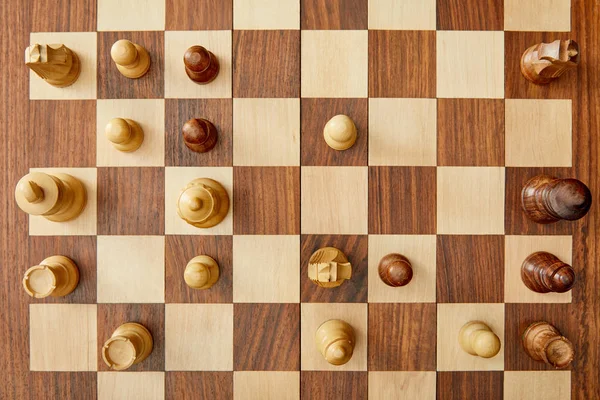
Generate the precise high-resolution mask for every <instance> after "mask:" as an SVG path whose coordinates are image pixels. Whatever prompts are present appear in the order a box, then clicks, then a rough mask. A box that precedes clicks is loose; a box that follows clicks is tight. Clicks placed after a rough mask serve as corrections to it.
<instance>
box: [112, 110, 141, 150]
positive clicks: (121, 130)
mask: <svg viewBox="0 0 600 400" xmlns="http://www.w3.org/2000/svg"><path fill="white" fill-rule="evenodd" d="M104 133H105V134H106V138H107V139H108V140H109V141H110V142H111V143H112V145H113V146H114V148H115V149H117V150H119V151H123V152H132V151H136V150H137V149H139V147H140V146H141V145H142V142H143V141H144V131H143V130H142V128H141V127H140V126H139V125H138V123H137V122H135V121H134V120H131V119H127V118H113V119H111V120H110V121H109V123H108V124H107V125H106V128H105V130H104Z"/></svg>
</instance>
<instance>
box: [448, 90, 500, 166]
mask: <svg viewBox="0 0 600 400" xmlns="http://www.w3.org/2000/svg"><path fill="white" fill-rule="evenodd" d="M437 134H438V136H437V138H438V146H437V162H438V165H440V166H442V165H443V166H503V165H504V100H501V99H438V101H437Z"/></svg>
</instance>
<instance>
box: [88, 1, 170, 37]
mask: <svg viewBox="0 0 600 400" xmlns="http://www.w3.org/2000/svg"><path fill="white" fill-rule="evenodd" d="M165 19H166V14H165V0H130V1H120V0H98V30H99V31H164V30H165Z"/></svg>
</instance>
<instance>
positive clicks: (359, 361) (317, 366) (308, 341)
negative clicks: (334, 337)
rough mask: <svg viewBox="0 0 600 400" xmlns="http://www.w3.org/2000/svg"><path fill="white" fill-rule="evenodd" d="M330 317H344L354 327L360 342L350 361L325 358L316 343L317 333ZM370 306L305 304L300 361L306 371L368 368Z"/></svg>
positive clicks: (301, 316)
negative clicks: (334, 361)
mask: <svg viewBox="0 0 600 400" xmlns="http://www.w3.org/2000/svg"><path fill="white" fill-rule="evenodd" d="M330 319H341V320H343V321H345V322H347V323H348V324H350V325H351V326H352V328H353V329H354V335H355V337H356V343H355V346H354V352H353V354H352V358H351V359H350V361H348V362H347V363H346V364H343V365H337V366H336V365H332V364H329V363H328V362H327V361H325V358H324V357H323V355H322V354H321V353H320V352H319V350H317V347H316V346H315V332H316V331H317V329H318V328H319V326H321V324H322V323H323V322H325V321H328V320H330ZM367 325H368V324H367V305H366V304H342V303H310V304H309V303H302V305H301V309H300V352H301V353H300V354H301V355H300V362H301V368H302V371H366V370H367V333H368V332H367Z"/></svg>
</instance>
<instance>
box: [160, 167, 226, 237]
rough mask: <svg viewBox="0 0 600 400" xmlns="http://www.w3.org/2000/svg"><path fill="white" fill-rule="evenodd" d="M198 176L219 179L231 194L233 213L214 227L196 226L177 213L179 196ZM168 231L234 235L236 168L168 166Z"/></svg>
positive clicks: (166, 188)
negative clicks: (234, 181) (234, 179)
mask: <svg viewBox="0 0 600 400" xmlns="http://www.w3.org/2000/svg"><path fill="white" fill-rule="evenodd" d="M196 178H210V179H214V180H216V181H217V182H219V183H220V184H221V185H222V186H223V187H224V188H225V190H226V191H227V194H228V195H229V212H228V213H227V216H226V217H225V218H224V219H223V221H221V222H220V223H219V224H218V225H215V226H213V227H212V228H196V227H195V226H192V225H190V224H188V223H187V222H185V221H184V220H183V219H181V218H180V217H179V215H177V199H178V198H179V194H180V193H181V190H182V189H183V188H184V187H185V186H186V185H187V184H188V183H190V182H191V181H192V180H194V179H196ZM165 190H166V192H165V232H166V234H167V235H171V234H174V235H232V234H233V168H232V167H167V168H166V169H165Z"/></svg>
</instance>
